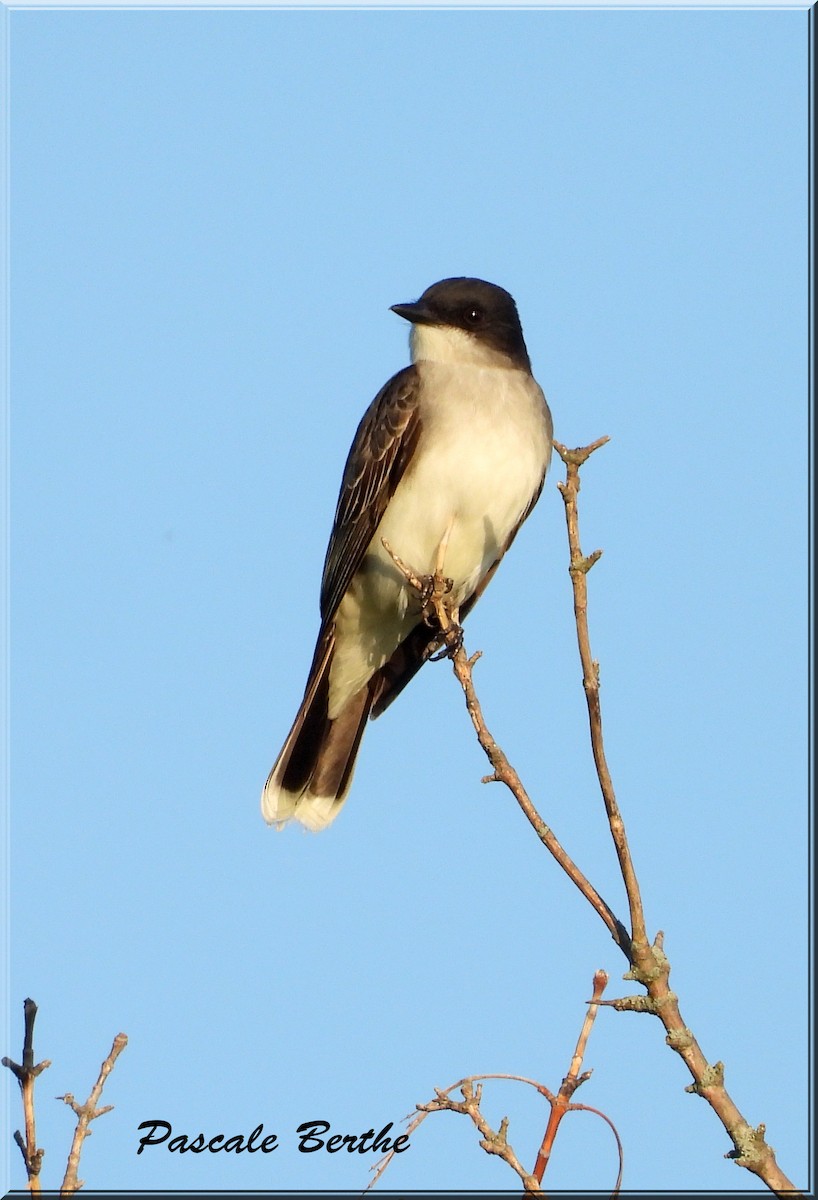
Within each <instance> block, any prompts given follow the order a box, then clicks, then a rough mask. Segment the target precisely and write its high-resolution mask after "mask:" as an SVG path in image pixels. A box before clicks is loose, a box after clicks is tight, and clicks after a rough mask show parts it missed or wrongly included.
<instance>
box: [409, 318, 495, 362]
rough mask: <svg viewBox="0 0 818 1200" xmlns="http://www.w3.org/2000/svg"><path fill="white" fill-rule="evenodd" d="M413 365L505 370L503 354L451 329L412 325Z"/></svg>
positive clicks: (447, 327) (462, 330) (469, 334)
mask: <svg viewBox="0 0 818 1200" xmlns="http://www.w3.org/2000/svg"><path fill="white" fill-rule="evenodd" d="M409 345H410V346H411V348H412V362H437V363H450V364H457V365H459V366H471V367H508V366H510V363H509V361H508V358H507V357H506V355H505V354H502V353H501V352H500V351H499V350H493V349H492V347H491V346H487V345H486V344H485V342H483V341H481V339H480V338H478V337H475V336H474V334H471V333H467V332H466V330H465V329H457V328H456V327H455V326H454V325H420V324H418V325H413V326H412V332H411V334H410V337H409Z"/></svg>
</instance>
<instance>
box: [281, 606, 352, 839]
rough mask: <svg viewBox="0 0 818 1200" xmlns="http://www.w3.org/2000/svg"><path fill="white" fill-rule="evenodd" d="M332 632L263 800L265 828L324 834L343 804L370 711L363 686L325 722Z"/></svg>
mask: <svg viewBox="0 0 818 1200" xmlns="http://www.w3.org/2000/svg"><path fill="white" fill-rule="evenodd" d="M334 647H335V638H334V634H333V631H332V630H331V629H330V630H327V631H325V632H324V633H323V634H322V635H321V637H319V639H318V645H317V646H316V648H315V657H314V658H313V662H312V667H311V669H310V674H309V678H308V680H307V687H306V689H305V691H304V699H303V701H302V702H301V707H300V708H299V710H298V714H297V716H296V718H295V721H294V722H293V727H292V729H291V730H290V732H289V735H288V737H287V740H286V742H285V743H284V746H283V748H282V750H281V753H280V754H279V756H278V758H277V760H276V763H275V766H274V767H273V769H272V771H271V772H270V774H269V775H268V776H267V782H266V784H265V785H264V791H263V792H262V794H261V812H262V816H263V817H264V820H265V821H266V822H267V824H268V825H275V826H276V828H277V829H283V828H284V826H285V825H286V824H287V822H288V821H292V820H296V821H300V823H301V824H302V825H304V826H306V828H307V829H312V830H315V831H317V830H319V829H326V827H327V825H329V824H330V822H332V821H334V820H335V818H336V817H337V816H338V813H339V812H340V810H341V806H342V804H343V803H344V800H345V799H346V796H347V792H348V791H349V785H350V783H351V782H352V772H353V770H354V768H355V758H356V756H357V754H358V747H359V745H360V744H361V738H362V736H363V732H364V726H365V724H366V719H367V717H368V716H369V710H370V708H371V707H372V689H371V686H370V684H366V685H365V686H364V687H362V688H361V689H360V691H358V692H356V693H355V694H354V695H353V696H351V697H350V698H349V700H347V702H346V704H345V705H344V706H343V708H342V709H341V711H340V713H339V714H338V716H337V717H335V718H334V719H332V720H331V719H330V717H329V716H328V711H327V710H328V702H329V672H330V667H331V665H332V655H333V650H334Z"/></svg>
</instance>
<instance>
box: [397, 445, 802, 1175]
mask: <svg viewBox="0 0 818 1200" xmlns="http://www.w3.org/2000/svg"><path fill="white" fill-rule="evenodd" d="M607 441H608V439H607V438H606V437H605V438H599V439H598V440H597V441H595V442H592V443H591V444H590V445H588V446H584V447H579V448H577V449H574V450H568V449H566V447H565V446H562V445H561V444H560V443H558V442H555V443H554V445H555V448H556V449H557V452H558V453H559V455H560V457H561V458H562V460H563V462H564V463H565V466H566V472H567V476H566V482H565V483H564V484H562V483H561V484H560V485H559V488H560V492H561V493H562V496H563V501H564V503H565V514H566V524H567V527H568V541H569V548H570V564H569V574H570V577H571V582H572V586H573V592H574V614H575V618H576V625H577V641H578V645H579V652H580V661H581V663H582V670H583V687H584V689H585V695H586V701H587V705H588V717H589V725H590V733H591V746H592V751H593V756H594V763H595V765H596V770H597V776H598V779H599V785H600V789H601V792H602V797H603V802H604V805H605V811H606V814H607V817H608V822H609V826H610V830H611V835H612V838H613V842H614V847H615V849H616V854H617V857H618V860H619V865H620V870H621V873H622V878H623V882H624V884H625V890H626V894H627V898H628V905H629V909H630V919H631V930H630V932H629V931H628V930H627V929H626V927H625V926H624V925H623V924H622V922H621V921H620V920H619V919H618V918H617V917H616V916H615V915H614V913H613V911H612V910H611V909H610V907H609V906H608V905H607V904H606V903H605V901H604V900H603V899H602V898H601V896H600V895H599V894H598V892H597V891H596V889H595V888H594V887H593V886H592V885H591V883H590V882H589V881H588V880H587V879H586V878H585V876H584V875H583V874H582V872H581V871H580V870H579V868H578V867H577V866H576V864H575V863H574V862H573V861H572V859H571V858H570V857H569V856H568V855H567V854H566V852H565V851H564V849H563V848H562V846H561V845H560V843H559V842H558V841H557V839H556V837H555V836H554V834H553V833H552V832H551V830H550V829H549V828H548V826H547V825H546V824H545V822H544V821H543V819H542V817H541V816H540V815H539V813H538V812H537V810H536V808H535V807H534V805H533V803H532V801H531V798H530V797H529V796H528V793H527V792H526V790H525V788H524V787H523V784H522V782H521V780H520V778H519V776H518V774H517V772H516V771H515V770H514V768H513V767H512V766H511V764H510V763H509V761H508V759H507V758H506V755H505V754H504V752H503V751H502V749H501V748H500V747H499V746H498V745H497V743H496V741H495V740H494V738H493V737H492V735H491V734H490V732H489V730H488V728H487V726H486V723H485V719H484V717H483V713H482V709H481V707H480V703H479V701H478V699H477V695H476V693H475V690H474V683H473V679H472V672H473V667H474V664H475V662H476V661H477V657H478V656H477V655H475V656H473V657H472V658H468V657H467V655H466V652H465V649H464V648H463V638H462V630H460V628H459V626H458V625H457V620H458V614H457V611H456V610H455V609H453V608H451V607H450V605H451V600H450V598H449V601H448V604H447V597H448V596H449V592H450V590H451V585H450V583H449V581H448V580H446V579H444V578H443V576H442V574H441V561H440V556H438V563H437V570H436V571H435V574H434V576H432V577H424V578H422V579H419V578H418V576H417V574H416V573H415V572H414V571H413V570H412V569H411V567H407V566H406V564H404V563H402V561H401V560H400V559H398V558H397V556H396V555H395V554H394V553H393V552H392V551H391V550H390V548H389V547H388V546H387V550H389V552H390V553H391V554H392V557H393V559H394V561H395V562H396V565H397V566H398V568H399V569H400V570H402V571H403V573H404V575H405V577H406V579H407V582H408V583H409V585H410V586H413V587H416V588H417V587H418V584H419V585H420V589H419V590H420V592H421V599H422V604H423V608H424V614H428V612H429V611H430V610H431V611H433V613H434V615H435V617H436V620H437V622H438V624H439V626H440V629H441V633H442V638H443V643H444V645H445V652H446V654H447V655H448V657H450V658H451V660H452V665H453V669H454V673H455V675H456V676H457V679H458V681H459V683H460V685H461V687H462V689H463V694H464V696H465V699H466V708H467V710H468V713H469V717H470V718H471V722H472V725H473V726H474V729H475V732H476V734H477V738H478V741H479V742H480V745H481V746H482V747H483V750H484V752H485V754H486V756H487V757H488V759H489V762H490V763H491V766H492V774H491V775H489V776H487V777H486V780H485V781H486V782H489V781H490V782H495V781H496V782H502V783H505V784H506V786H507V787H508V788H509V790H510V791H511V792H512V794H513V795H514V797H515V799H516V800H517V803H518V804H519V806H520V808H521V809H522V811H523V812H524V813H525V815H526V817H527V819H528V821H529V823H530V824H531V826H532V828H533V829H534V830H535V832H536V834H537V836H538V837H539V839H540V841H541V842H542V843H543V845H544V846H545V847H546V849H547V850H548V851H549V852H550V853H551V854H552V855H553V857H554V858H555V859H556V861H557V862H558V863H559V865H560V866H561V867H562V868H563V870H564V871H565V872H566V874H567V875H568V876H569V878H570V879H571V880H572V881H573V882H574V884H575V885H576V886H577V887H578V888H579V889H580V891H581V892H582V894H583V895H584V896H585V898H586V899H587V900H588V902H589V903H590V904H591V906H592V907H593V908H594V910H595V912H596V913H597V914H598V915H599V917H600V918H601V920H602V921H603V922H604V924H605V926H606V927H607V929H608V930H609V932H610V933H611V936H612V937H613V939H614V941H615V942H616V943H617V945H618V946H619V947H620V949H621V950H622V952H623V954H624V955H625V956H626V958H627V959H628V962H629V964H630V970H629V971H628V973H627V974H626V976H625V978H626V979H628V978H629V979H633V980H634V981H636V982H637V983H640V984H642V985H643V986H644V987H645V989H646V990H647V993H648V994H647V996H630V997H625V998H622V999H620V1000H615V1001H600V1003H602V1004H609V1005H611V1006H612V1007H614V1008H616V1009H618V1010H620V1011H623V1010H626V1009H630V1010H632V1011H643V1012H649V1013H651V1014H653V1015H655V1016H657V1017H659V1019H660V1020H661V1021H662V1024H663V1025H664V1027H665V1030H666V1033H667V1036H666V1039H665V1040H666V1041H667V1044H668V1045H669V1046H670V1047H671V1048H672V1049H673V1050H675V1051H676V1052H677V1053H678V1054H679V1055H680V1056H681V1058H682V1059H683V1060H684V1062H685V1065H686V1066H687V1068H688V1070H689V1071H690V1074H691V1075H692V1076H693V1081H694V1082H693V1084H692V1085H691V1086H690V1088H689V1089H688V1090H690V1091H692V1092H694V1093H695V1094H696V1095H699V1096H702V1097H703V1098H704V1099H705V1100H707V1102H708V1103H709V1104H710V1105H711V1107H712V1108H713V1110H714V1112H715V1113H716V1114H717V1116H718V1117H719V1119H720V1120H721V1122H722V1124H723V1125H724V1128H725V1129H726V1130H727V1133H728V1134H729V1136H730V1138H731V1140H732V1142H733V1146H734V1149H733V1150H732V1151H730V1152H729V1154H728V1155H727V1156H726V1157H729V1158H732V1159H733V1160H734V1161H735V1162H736V1163H737V1164H738V1165H739V1166H742V1167H745V1168H746V1169H747V1170H749V1171H751V1172H752V1173H753V1174H755V1175H757V1176H758V1177H759V1178H760V1179H762V1180H763V1181H764V1183H765V1184H766V1185H767V1186H768V1187H769V1188H770V1189H771V1190H772V1191H774V1192H777V1193H779V1194H785V1193H787V1194H790V1195H792V1194H793V1193H795V1194H796V1195H801V1193H800V1192H798V1189H796V1188H795V1186H794V1185H793V1184H792V1182H791V1181H790V1180H789V1179H788V1178H787V1176H786V1175H785V1174H784V1172H783V1171H782V1170H781V1169H780V1167H779V1166H778V1164H777V1163H776V1161H775V1153H774V1151H773V1149H772V1147H770V1146H769V1145H768V1144H767V1142H766V1141H765V1138H764V1133H765V1127H764V1126H763V1125H759V1126H758V1127H757V1128H753V1127H752V1126H751V1125H750V1124H749V1123H748V1122H747V1121H746V1120H745V1119H744V1118H743V1116H742V1115H741V1113H740V1112H739V1110H738V1108H737V1107H736V1105H735V1104H734V1102H733V1100H732V1099H731V1098H730V1096H729V1095H728V1093H727V1091H726V1090H725V1087H724V1070H723V1067H722V1065H721V1064H720V1063H717V1064H715V1066H711V1064H710V1063H708V1061H707V1059H706V1058H705V1056H704V1054H703V1053H702V1051H701V1048H700V1047H699V1045H698V1043H697V1042H696V1039H695V1038H694V1036H693V1034H692V1033H691V1031H690V1030H689V1029H688V1028H687V1026H686V1025H685V1024H684V1022H683V1020H682V1017H681V1013H680V1011H679V1005H678V999H677V997H676V996H675V994H674V993H673V992H672V991H671V989H670V987H669V984H668V978H669V975H670V964H669V962H668V960H667V958H666V956H665V954H664V949H663V935H662V934H661V933H658V934H657V936H656V938H655V939H654V941H653V943H652V944H650V943H649V941H648V936H647V929H646V923H645V917H644V912H643V906H642V898H641V893H640V889H639V884H638V880H637V877H636V871H635V868H634V865H633V861H632V858H631V854H630V849H629V847H628V842H627V837H626V835H625V826H624V822H623V820H622V815H621V813H620V811H619V806H618V803H617V800H616V794H615V792H614V788H613V782H612V780H611V775H610V771H609V769H608V764H607V759H606V756H605V749H604V743H603V737H602V712H601V705H600V699H599V664H598V663H597V662H596V661H595V660H594V658H593V655H592V653H591V645H590V636H589V633H588V621H587V605H588V595H587V575H588V572H589V571H590V569H591V568H592V567H593V566H594V564H595V563H596V562H598V561H599V558H600V556H601V553H602V552H601V550H595V551H594V552H593V553H592V554H590V555H587V556H586V555H583V554H582V550H581V548H580V540H579V518H578V512H577V497H578V495H579V490H580V479H579V468H580V466H582V465H583V464H584V463H585V462H587V460H588V458H589V457H590V455H591V454H592V453H593V452H594V451H595V450H597V449H598V448H599V447H600V446H603V445H604V444H605V443H606V442H607ZM430 584H431V586H430Z"/></svg>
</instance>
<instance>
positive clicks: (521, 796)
mask: <svg viewBox="0 0 818 1200" xmlns="http://www.w3.org/2000/svg"><path fill="white" fill-rule="evenodd" d="M382 540H383V546H384V549H385V550H386V551H387V553H388V554H389V555H390V556H391V558H392V560H393V562H394V563H395V566H396V567H397V568H398V570H399V571H401V573H402V574H403V575H404V577H405V579H406V581H407V583H408V584H409V586H410V587H411V588H413V590H415V591H416V592H418V593H419V594H420V596H421V600H422V602H423V605H424V612H425V613H427V614H430V613H431V614H433V615H434V619H435V621H436V622H437V625H438V626H439V628H440V632H441V639H442V641H443V642H444V643H447V644H448V643H451V646H452V649H451V651H450V657H451V659H452V665H453V667H454V673H455V675H456V676H457V678H458V680H459V682H460V686H461V687H462V688H463V692H464V695H465V697H466V708H467V710H468V713H469V717H470V718H471V722H472V725H473V726H474V730H475V733H476V734H477V738H478V741H479V742H480V745H481V746H482V747H483V750H484V751H485V754H486V756H487V758H488V760H489V762H490V763H491V766H492V768H493V774H492V775H488V776H486V778H485V779H484V780H483V782H484V783H494V782H498V783H504V784H505V785H506V787H508V788H509V790H510V791H511V793H512V795H513V796H514V798H515V800H516V801H517V803H518V804H519V806H520V808H521V809H522V811H523V813H524V814H525V816H526V818H527V820H528V821H529V823H530V824H531V826H532V828H533V829H534V831H535V832H536V834H537V837H538V838H539V839H540V841H541V842H542V844H543V845H544V846H545V848H546V849H547V850H548V851H549V852H550V854H552V855H553V857H554V858H555V859H556V861H557V862H558V863H559V865H560V866H561V867H562V869H563V871H565V873H566V874H567V875H568V877H569V879H570V880H571V881H572V882H573V883H574V884H575V885H576V886H577V887H578V888H579V890H580V891H581V892H582V894H583V896H584V897H585V898H586V900H587V901H588V902H589V904H591V905H592V906H593V908H594V909H595V910H596V912H598V913H599V916H600V917H601V919H602V920H603V921H604V923H605V925H606V926H607V928H608V930H609V931H610V934H611V936H612V938H613V939H614V941H615V942H616V943H617V945H618V946H620V947H621V949H622V951H623V953H624V954H625V955H626V956H628V953H629V946H630V937H629V935H628V932H627V930H626V929H625V927H624V925H623V924H622V922H621V921H619V920H617V918H616V917H615V916H614V913H613V912H612V910H611V909H610V908H609V906H608V905H607V904H606V903H605V901H604V900H603V899H602V897H601V896H600V895H599V893H598V892H597V890H596V888H594V887H593V885H592V884H591V883H590V882H589V880H587V879H586V878H585V876H584V875H583V873H582V871H580V869H579V867H578V866H577V865H576V863H575V862H574V861H573V860H572V859H571V857H570V856H569V855H568V854H567V853H566V851H565V850H564V849H563V847H562V845H561V844H560V842H559V841H558V839H557V837H556V835H555V834H554V833H553V832H552V830H551V829H550V828H549V827H548V826H547V825H546V823H545V821H543V819H542V817H541V816H540V814H539V813H538V812H537V810H536V808H535V807H534V804H533V802H532V800H531V797H530V796H529V795H528V792H527V791H526V789H525V788H524V786H523V783H522V780H521V779H520V777H519V775H518V774H517V772H516V770H515V769H514V767H512V765H511V763H510V762H509V760H508V758H507V757H506V755H505V753H504V752H503V750H502V749H501V747H500V746H499V745H498V744H497V742H496V741H495V740H494V738H493V737H492V735H491V733H490V732H489V730H488V727H487V725H486V722H485V718H484V717H483V710H482V708H481V706H480V701H479V700H478V699H477V693H476V692H475V690H474V684H473V682H472V671H473V668H474V664H475V662H476V661H477V659H478V658H479V657H480V654H479V652H478V653H477V654H475V655H474V656H473V657H472V658H467V657H466V652H465V650H464V649H463V645H462V633H461V631H460V628H459V626H458V625H457V624H456V621H455V620H454V619H453V617H452V614H451V612H450V610H449V607H448V604H447V600H448V599H449V593H450V590H451V581H450V580H448V579H446V578H445V577H444V576H443V575H442V574H441V572H440V568H439V566H438V569H437V570H436V571H435V574H434V575H432V576H419V575H418V574H417V573H416V572H415V571H414V570H413V569H412V568H411V567H409V566H407V564H406V563H405V562H404V561H403V560H402V559H401V558H399V557H398V555H397V554H395V552H394V550H393V549H392V547H391V546H390V545H389V543H388V542H387V540H386V539H385V538H384V539H382Z"/></svg>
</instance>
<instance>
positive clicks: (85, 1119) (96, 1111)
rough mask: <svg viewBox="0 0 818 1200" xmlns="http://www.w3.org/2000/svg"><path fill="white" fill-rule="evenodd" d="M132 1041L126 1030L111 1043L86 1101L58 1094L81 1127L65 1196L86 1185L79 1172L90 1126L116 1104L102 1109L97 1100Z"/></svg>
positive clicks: (73, 1147)
mask: <svg viewBox="0 0 818 1200" xmlns="http://www.w3.org/2000/svg"><path fill="white" fill-rule="evenodd" d="M127 1044H128V1039H127V1037H126V1036H125V1034H124V1033H118V1034H117V1035H116V1037H115V1038H114V1043H113V1045H112V1046H111V1053H110V1054H109V1055H108V1057H107V1058H106V1059H105V1061H104V1063H103V1064H102V1066H101V1067H100V1069H99V1077H98V1079H97V1081H96V1083H95V1084H94V1086H93V1087H92V1089H91V1094H90V1096H89V1097H88V1099H87V1100H86V1101H85V1103H84V1104H78V1103H77V1102H76V1100H75V1099H74V1097H73V1095H72V1094H71V1092H66V1094H65V1095H64V1096H58V1097H57V1099H58V1100H63V1101H64V1102H65V1103H66V1104H67V1105H68V1107H69V1108H70V1109H71V1110H72V1112H74V1113H76V1115H77V1118H78V1120H77V1127H76V1129H75V1130H74V1138H73V1141H72V1142H71V1149H70V1151H69V1154H68V1165H67V1167H66V1171H65V1178H64V1179H63V1182H62V1187H61V1189H60V1195H61V1196H71V1195H73V1193H74V1192H78V1191H79V1189H80V1188H81V1187H82V1186H83V1182H84V1181H83V1180H82V1179H78V1178H77V1172H78V1171H79V1165H80V1154H81V1153H82V1146H83V1142H84V1141H85V1139H86V1137H88V1135H89V1133H90V1132H91V1130H90V1129H89V1125H90V1124H91V1122H92V1121H95V1120H96V1118H97V1117H101V1116H103V1114H104V1113H107V1112H110V1111H111V1109H112V1108H113V1107H114V1106H113V1104H106V1105H104V1106H103V1107H102V1108H97V1107H96V1106H97V1102H98V1101H99V1098H100V1096H101V1095H102V1089H103V1088H104V1087H105V1080H106V1079H107V1078H108V1076H109V1075H110V1074H111V1071H112V1070H113V1069H114V1063H115V1062H116V1060H117V1059H118V1058H119V1055H120V1054H121V1053H122V1051H123V1050H124V1049H125V1047H126V1046H127Z"/></svg>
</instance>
